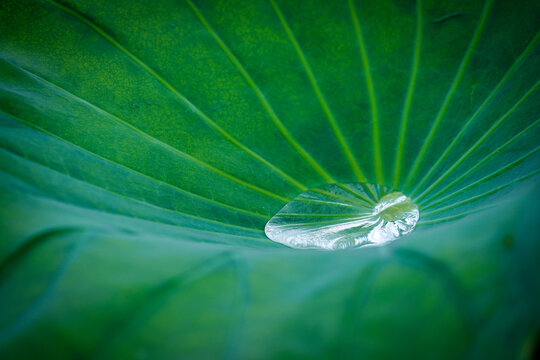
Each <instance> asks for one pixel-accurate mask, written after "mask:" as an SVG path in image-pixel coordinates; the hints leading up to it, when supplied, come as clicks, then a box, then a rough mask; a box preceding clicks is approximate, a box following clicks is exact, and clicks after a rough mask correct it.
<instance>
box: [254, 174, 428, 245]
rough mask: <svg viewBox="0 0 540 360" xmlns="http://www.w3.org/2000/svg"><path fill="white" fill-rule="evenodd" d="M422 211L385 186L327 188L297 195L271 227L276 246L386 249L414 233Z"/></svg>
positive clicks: (358, 184)
mask: <svg viewBox="0 0 540 360" xmlns="http://www.w3.org/2000/svg"><path fill="white" fill-rule="evenodd" d="M418 217H419V212H418V206H416V204H414V203H413V202H412V201H411V199H409V198H408V197H407V196H405V195H403V194H402V193H400V192H397V191H392V190H391V189H389V188H386V187H384V186H380V185H371V184H361V183H350V184H328V185H324V186H322V187H320V188H314V189H310V190H308V191H305V192H303V193H302V194H300V195H298V196H297V197H296V198H295V199H294V200H292V201H291V202H290V203H288V204H287V205H285V206H284V207H283V208H282V209H281V210H280V211H279V212H278V213H277V214H276V215H274V217H272V218H271V219H270V221H268V223H267V224H266V227H265V229H264V231H265V233H266V236H268V238H270V239H271V240H273V241H276V242H279V243H282V244H284V245H287V246H290V247H293V248H301V249H325V250H337V249H345V248H349V247H359V246H366V245H383V244H386V243H388V242H390V241H394V240H396V239H397V238H399V237H400V236H402V235H405V234H407V233H410V232H411V231H412V230H413V229H414V227H415V225H416V222H417V221H418Z"/></svg>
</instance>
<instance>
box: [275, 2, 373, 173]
mask: <svg viewBox="0 0 540 360" xmlns="http://www.w3.org/2000/svg"><path fill="white" fill-rule="evenodd" d="M268 1H269V2H270V4H271V5H272V7H273V8H274V11H275V12H276V15H277V17H278V19H279V21H280V23H281V25H282V26H283V29H284V30H285V33H286V34H287V36H288V38H289V40H290V41H291V44H292V45H293V47H294V49H295V51H296V54H297V55H298V58H299V59H300V62H301V63H302V66H303V67H304V70H305V71H306V75H307V77H308V79H309V82H310V84H311V86H312V88H313V91H314V92H315V96H316V98H317V100H318V101H319V104H320V105H321V108H322V110H323V112H324V114H325V115H326V117H327V118H328V121H329V123H330V126H331V128H332V131H333V132H334V135H335V136H336V138H337V140H338V142H339V144H340V145H341V148H342V150H343V152H344V154H345V157H346V158H347V160H348V161H349V164H350V166H351V168H352V170H353V172H354V174H355V175H356V177H357V178H358V180H359V181H360V182H366V177H365V176H364V174H363V172H362V171H361V170H360V167H359V165H358V163H357V161H356V159H355V157H354V155H353V153H352V152H351V149H350V148H349V145H348V144H347V141H346V140H345V138H344V137H343V134H342V132H341V129H340V128H339V125H338V124H337V121H336V119H335V118H334V115H333V114H332V111H331V110H330V107H329V106H328V103H327V102H326V99H325V98H324V95H323V93H322V92H321V89H320V88H319V85H318V84H317V80H316V79H315V75H313V71H312V70H311V67H310V65H309V63H308V61H307V59H306V57H305V55H304V52H303V51H302V49H301V48H300V45H299V44H298V41H297V40H296V37H295V36H294V34H293V32H292V30H291V28H290V27H289V25H288V23H287V20H285V17H284V16H283V14H282V12H281V10H280V9H279V7H278V6H277V4H276V2H275V1H274V0H268Z"/></svg>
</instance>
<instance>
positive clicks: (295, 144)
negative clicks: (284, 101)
mask: <svg viewBox="0 0 540 360" xmlns="http://www.w3.org/2000/svg"><path fill="white" fill-rule="evenodd" d="M186 2H187V4H188V5H189V7H190V8H191V9H192V10H193V12H194V13H195V15H196V16H197V18H198V19H199V21H200V22H201V23H202V24H203V26H204V27H205V29H206V30H207V31H208V32H209V33H210V35H212V37H213V38H214V40H215V41H216V42H217V43H218V45H219V47H220V49H221V50H222V51H223V52H224V53H225V54H226V55H227V57H228V58H229V60H230V61H231V62H232V63H233V64H234V66H235V67H236V68H237V69H238V71H239V72H240V74H241V75H242V77H243V78H244V80H245V81H246V82H247V83H248V85H249V86H250V88H251V89H252V90H253V92H254V93H255V95H256V96H257V98H258V99H259V101H260V102H261V104H262V106H263V108H264V109H265V111H266V112H267V113H268V115H269V116H270V119H271V120H272V122H273V123H274V125H275V126H276V127H277V129H278V130H279V132H280V133H281V135H282V136H283V137H284V138H285V139H286V140H287V142H288V143H289V144H290V145H291V146H292V147H293V148H294V149H295V150H296V151H297V153H298V154H299V155H300V156H301V157H302V158H303V159H304V160H305V161H306V162H307V163H309V165H310V166H311V167H312V168H313V169H314V170H315V171H316V172H317V173H318V174H319V175H320V176H321V177H322V178H323V179H324V180H325V181H328V182H331V183H332V182H335V180H334V179H333V178H332V176H330V175H329V174H328V172H326V170H324V169H323V168H322V166H321V165H320V164H319V163H318V162H317V161H316V160H315V159H313V157H312V156H311V155H310V154H309V153H308V152H307V151H306V150H305V149H304V148H303V147H302V145H300V143H298V140H296V139H295V138H294V137H293V136H292V134H291V133H290V132H289V130H288V129H287V128H286V127H285V125H284V124H283V122H282V121H281V120H280V119H279V117H278V116H277V114H276V112H275V111H274V108H273V107H272V105H270V103H269V102H268V99H267V98H266V96H265V95H264V94H263V92H262V91H261V89H260V88H259V86H258V85H257V84H256V83H255V81H254V80H253V78H252V77H251V75H249V73H248V71H247V70H246V68H245V67H244V66H243V65H242V63H241V62H240V61H239V60H238V58H237V57H236V56H235V55H234V54H233V52H232V51H231V50H230V49H229V47H228V46H227V44H225V42H224V41H223V40H222V39H221V37H220V36H219V34H218V33H217V32H216V31H215V30H214V28H213V27H212V26H211V25H210V24H209V23H208V21H207V20H206V18H205V17H204V15H203V14H202V13H201V12H200V10H199V9H198V8H197V6H196V5H195V4H194V3H193V2H192V1H191V0H186ZM297 187H298V188H299V189H300V190H302V191H306V190H307V187H306V186H305V185H303V184H300V183H298V182H297Z"/></svg>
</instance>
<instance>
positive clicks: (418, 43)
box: [393, 0, 423, 189]
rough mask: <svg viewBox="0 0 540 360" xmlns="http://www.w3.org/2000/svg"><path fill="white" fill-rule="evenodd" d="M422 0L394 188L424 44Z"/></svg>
mask: <svg viewBox="0 0 540 360" xmlns="http://www.w3.org/2000/svg"><path fill="white" fill-rule="evenodd" d="M422 22H423V20H422V0H417V1H416V35H415V38H414V53H413V61H412V66H411V76H410V78H409V85H408V88H407V94H406V95H405V102H404V104H403V110H402V116H401V125H400V130H399V140H398V146H397V149H396V160H395V164H394V182H393V187H394V189H395V188H397V186H398V184H399V180H400V175H401V161H402V158H403V150H404V146H405V135H406V132H407V125H408V123H409V114H410V110H411V103H412V99H413V95H414V90H415V86H416V77H417V74H418V68H419V64H420V50H421V44H422Z"/></svg>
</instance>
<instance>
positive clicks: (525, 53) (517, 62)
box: [413, 31, 540, 192]
mask: <svg viewBox="0 0 540 360" xmlns="http://www.w3.org/2000/svg"><path fill="white" fill-rule="evenodd" d="M538 40H540V31H538V32H537V33H536V35H535V36H534V38H533V39H532V40H531V41H530V42H529V44H528V45H527V47H526V48H525V49H524V50H523V52H522V53H521V54H520V56H519V57H518V58H517V59H516V60H515V61H514V63H513V64H512V66H511V67H510V68H509V69H508V71H507V72H506V73H505V74H504V76H503V77H502V78H501V80H500V81H499V83H498V84H497V85H496V86H495V88H493V90H492V91H491V93H490V94H489V95H488V96H487V97H486V99H485V100H484V101H483V102H482V104H481V105H480V106H479V107H478V108H477V109H476V111H475V112H474V114H473V115H472V116H471V117H469V120H467V122H466V123H465V125H463V127H462V128H461V130H460V131H459V133H458V134H457V135H456V137H454V139H453V140H452V142H451V143H450V145H448V147H447V148H446V150H445V151H444V152H443V154H442V155H441V156H440V157H439V159H438V160H437V161H436V162H435V164H433V166H432V167H431V168H430V170H429V171H428V172H427V174H426V175H425V176H424V177H423V178H422V180H421V181H420V183H419V184H418V185H417V186H416V188H415V189H414V190H413V192H415V191H417V190H418V189H419V188H420V187H422V186H423V185H424V184H425V182H426V181H427V180H428V179H429V177H430V176H431V175H432V174H433V172H434V171H435V170H436V169H437V168H438V167H439V166H440V164H441V162H442V161H443V160H444V159H445V158H446V157H447V156H448V154H449V153H450V151H452V149H453V148H454V146H456V144H457V143H458V141H459V140H460V139H461V137H462V136H463V135H464V134H465V132H466V130H467V129H468V128H469V127H470V126H471V125H472V123H473V122H474V121H475V120H476V119H477V118H478V116H479V115H480V114H481V113H482V112H483V110H484V109H485V108H486V106H487V105H488V104H489V103H490V102H491V101H492V100H493V98H494V97H495V96H496V95H497V93H498V92H499V90H500V89H501V87H502V86H503V85H504V84H505V83H506V82H507V81H508V79H509V78H510V77H511V76H512V75H513V74H514V72H515V71H516V70H517V69H518V68H519V66H520V65H521V64H522V63H523V62H524V61H525V59H526V58H527V56H528V55H529V54H530V52H531V51H532V49H533V48H534V47H535V45H536V44H537V43H538Z"/></svg>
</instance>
